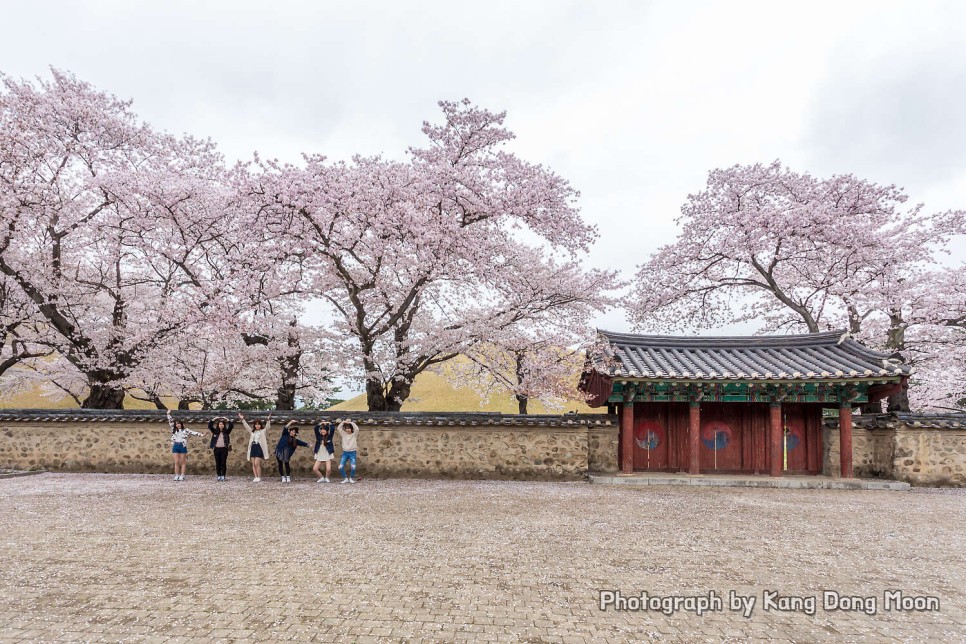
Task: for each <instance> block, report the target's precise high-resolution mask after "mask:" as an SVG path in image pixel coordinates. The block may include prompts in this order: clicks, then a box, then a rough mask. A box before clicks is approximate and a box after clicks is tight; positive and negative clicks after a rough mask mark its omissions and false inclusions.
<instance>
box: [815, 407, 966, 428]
mask: <svg viewBox="0 0 966 644" xmlns="http://www.w3.org/2000/svg"><path fill="white" fill-rule="evenodd" d="M852 423H853V424H854V425H855V426H856V427H864V428H866V429H895V428H897V427H902V426H905V427H912V428H916V429H966V412H958V413H957V412H945V413H929V412H926V413H915V412H902V411H898V412H890V413H888V414H870V415H868V416H866V415H860V416H853V417H852ZM825 424H826V425H827V426H829V427H838V426H839V420H838V418H827V419H825Z"/></svg>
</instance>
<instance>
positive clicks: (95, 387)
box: [81, 383, 124, 409]
mask: <svg viewBox="0 0 966 644" xmlns="http://www.w3.org/2000/svg"><path fill="white" fill-rule="evenodd" d="M81 407H83V408H84V409H124V389H123V388H122V387H118V386H116V385H108V384H103V383H94V384H92V385H91V391H90V393H89V394H87V398H85V399H84V402H83V403H81Z"/></svg>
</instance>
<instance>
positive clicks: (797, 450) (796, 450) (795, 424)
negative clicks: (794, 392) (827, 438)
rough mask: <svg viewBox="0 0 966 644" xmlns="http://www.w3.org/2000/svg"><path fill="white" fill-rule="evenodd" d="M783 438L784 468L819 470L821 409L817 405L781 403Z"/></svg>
mask: <svg viewBox="0 0 966 644" xmlns="http://www.w3.org/2000/svg"><path fill="white" fill-rule="evenodd" d="M782 417H783V418H782V421H783V422H782V425H783V430H784V435H785V436H784V438H785V442H784V445H783V448H784V454H783V456H784V461H783V471H786V472H789V473H808V474H818V473H819V472H820V471H821V470H822V467H821V454H822V427H821V423H822V409H821V407H820V406H818V405H802V404H788V405H783V406H782Z"/></svg>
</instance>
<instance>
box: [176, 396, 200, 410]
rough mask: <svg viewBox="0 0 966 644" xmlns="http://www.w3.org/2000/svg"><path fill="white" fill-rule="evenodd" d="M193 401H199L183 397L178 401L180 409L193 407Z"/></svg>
mask: <svg viewBox="0 0 966 644" xmlns="http://www.w3.org/2000/svg"><path fill="white" fill-rule="evenodd" d="M193 402H198V401H197V400H192V399H190V398H182V399H181V400H179V401H178V409H181V410H185V411H187V410H189V409H191V403H193Z"/></svg>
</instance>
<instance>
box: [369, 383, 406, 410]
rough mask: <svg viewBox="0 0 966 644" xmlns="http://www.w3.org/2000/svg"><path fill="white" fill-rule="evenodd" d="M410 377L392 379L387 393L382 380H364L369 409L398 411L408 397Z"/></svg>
mask: <svg viewBox="0 0 966 644" xmlns="http://www.w3.org/2000/svg"><path fill="white" fill-rule="evenodd" d="M411 380H412V379H411V378H399V379H396V380H393V381H392V384H391V385H390V386H389V393H388V394H387V393H386V390H385V388H384V387H383V384H382V380H379V379H373V380H367V381H366V402H367V403H368V404H369V411H399V410H401V409H402V404H403V403H404V402H406V399H407V398H409V394H410V392H411V390H412V385H411V384H410V381H411Z"/></svg>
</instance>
